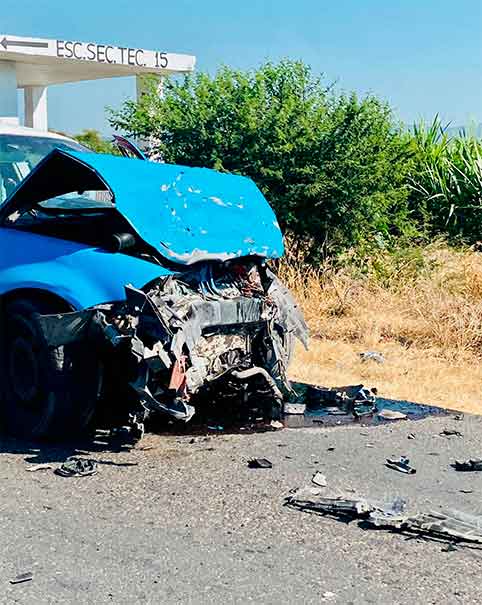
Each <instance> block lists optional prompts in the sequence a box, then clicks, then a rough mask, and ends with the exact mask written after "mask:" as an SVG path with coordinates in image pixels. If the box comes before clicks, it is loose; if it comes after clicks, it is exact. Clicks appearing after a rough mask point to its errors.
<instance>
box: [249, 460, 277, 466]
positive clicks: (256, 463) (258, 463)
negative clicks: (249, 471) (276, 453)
mask: <svg viewBox="0 0 482 605" xmlns="http://www.w3.org/2000/svg"><path fill="white" fill-rule="evenodd" d="M248 467H249V468H273V463H272V462H270V461H269V460H268V459H267V458H253V459H252V460H249V461H248Z"/></svg>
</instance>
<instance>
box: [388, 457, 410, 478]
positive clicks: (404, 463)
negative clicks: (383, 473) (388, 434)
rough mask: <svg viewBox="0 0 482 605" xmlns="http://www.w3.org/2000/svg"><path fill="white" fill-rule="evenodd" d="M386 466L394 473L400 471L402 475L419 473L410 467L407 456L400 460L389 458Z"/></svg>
mask: <svg viewBox="0 0 482 605" xmlns="http://www.w3.org/2000/svg"><path fill="white" fill-rule="evenodd" d="M385 466H388V468H391V469H393V470H394V471H399V472H401V473H406V474H407V475H414V474H415V473H416V472H417V471H416V470H415V469H414V468H413V467H411V466H410V460H409V459H408V458H407V457H406V456H400V458H398V459H396V458H387V461H386V463H385Z"/></svg>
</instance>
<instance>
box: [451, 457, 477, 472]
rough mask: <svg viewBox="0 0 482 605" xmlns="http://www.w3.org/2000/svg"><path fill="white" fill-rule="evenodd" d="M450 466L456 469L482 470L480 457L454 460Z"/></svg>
mask: <svg viewBox="0 0 482 605" xmlns="http://www.w3.org/2000/svg"><path fill="white" fill-rule="evenodd" d="M452 466H453V468H454V469H455V470H456V471H468V472H471V471H482V459H480V458H477V459H475V460H473V459H469V460H456V461H455V462H454V464H452Z"/></svg>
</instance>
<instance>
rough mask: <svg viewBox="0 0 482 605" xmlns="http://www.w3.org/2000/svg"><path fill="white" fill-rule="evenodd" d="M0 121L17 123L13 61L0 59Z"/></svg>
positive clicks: (15, 79)
mask: <svg viewBox="0 0 482 605" xmlns="http://www.w3.org/2000/svg"><path fill="white" fill-rule="evenodd" d="M0 122H8V123H10V124H18V107H17V71H16V69H15V63H12V62H10V61H0Z"/></svg>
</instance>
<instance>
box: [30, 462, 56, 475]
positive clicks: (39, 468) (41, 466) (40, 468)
mask: <svg viewBox="0 0 482 605" xmlns="http://www.w3.org/2000/svg"><path fill="white" fill-rule="evenodd" d="M49 468H52V465H51V464H49V463H48V462H45V463H43V464H33V465H32V466H29V467H27V469H26V470H27V471H28V472H29V473H35V471H46V470H47V469H49Z"/></svg>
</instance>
